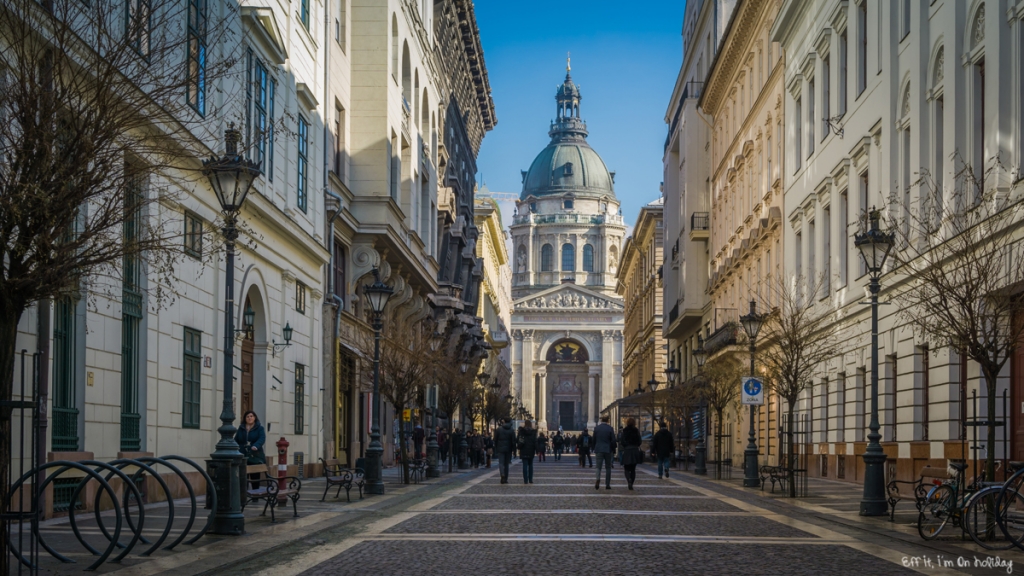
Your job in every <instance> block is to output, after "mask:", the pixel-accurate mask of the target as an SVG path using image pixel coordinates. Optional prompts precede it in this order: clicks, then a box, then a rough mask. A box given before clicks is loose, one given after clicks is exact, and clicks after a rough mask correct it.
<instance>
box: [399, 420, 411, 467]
mask: <svg viewBox="0 0 1024 576" xmlns="http://www.w3.org/2000/svg"><path fill="white" fill-rule="evenodd" d="M400 410H401V412H399V413H398V448H399V450H398V453H399V454H400V455H401V458H402V483H403V484H408V483H409V450H408V448H407V447H406V444H405V410H404V408H400Z"/></svg>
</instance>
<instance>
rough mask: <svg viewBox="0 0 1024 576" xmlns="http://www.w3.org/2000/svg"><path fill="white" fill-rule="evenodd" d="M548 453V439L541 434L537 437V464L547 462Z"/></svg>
mask: <svg viewBox="0 0 1024 576" xmlns="http://www.w3.org/2000/svg"><path fill="white" fill-rule="evenodd" d="M547 452H548V437H547V436H545V435H544V433H543V432H541V433H540V434H538V435H537V462H544V461H546V460H547V458H546V457H547Z"/></svg>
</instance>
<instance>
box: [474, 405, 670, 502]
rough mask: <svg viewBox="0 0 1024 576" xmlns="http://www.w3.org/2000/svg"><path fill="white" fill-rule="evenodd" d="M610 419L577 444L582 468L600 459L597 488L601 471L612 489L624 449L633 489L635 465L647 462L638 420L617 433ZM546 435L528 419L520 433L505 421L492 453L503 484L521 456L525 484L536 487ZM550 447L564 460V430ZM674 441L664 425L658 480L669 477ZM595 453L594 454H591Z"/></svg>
mask: <svg viewBox="0 0 1024 576" xmlns="http://www.w3.org/2000/svg"><path fill="white" fill-rule="evenodd" d="M608 421H609V417H608V416H602V417H601V423H600V424H598V425H597V427H596V428H594V434H593V435H591V434H590V433H589V432H588V431H586V430H584V431H583V432H582V433H581V434H580V435H579V436H578V437H577V438H576V442H575V450H576V452H577V454H578V455H579V465H580V466H581V467H586V466H587V465H588V464H589V466H590V467H591V468H593V467H594V459H595V458H594V457H595V456H596V460H597V478H596V480H595V482H594V488H595V489H598V490H599V489H600V488H601V470H602V469H604V472H605V489H607V490H611V488H612V466H613V465H612V462H613V460H614V455H615V453H616V449H617V448H621V452H620V455H621V456H620V457H621V463H622V468H623V471H624V473H625V476H626V484H627V486H628V487H629V489H630V490H632V489H633V484H634V482H636V466H637V464H641V463H643V461H644V454H643V450H642V449H641V445H642V443H643V439H642V437H641V435H640V430H638V429H637V427H636V420H635V419H633V418H628V419H627V420H626V426H625V428H623V429H622V430H621V431H620V432H619V433H618V434H616V433H615V429H614V428H612V427H611V425H610V424H609V423H608ZM547 444H548V438H547V436H546V435H545V434H544V433H542V432H540V433H538V430H537V429H536V428H534V426H533V422H531V421H530V420H527V421H525V422H524V423H523V425H522V426H521V427H520V428H519V430H517V431H513V430H512V422H511V421H510V420H509V419H508V418H504V419H502V421H501V423H500V424H499V425H498V427H497V428H496V429H495V431H494V441H493V450H494V454H495V456H496V457H497V459H498V469H499V473H500V475H501V483H502V484H508V469H509V464H510V463H511V461H512V455H513V454H514V453H515V452H518V453H519V457H520V459H521V460H522V464H523V484H533V464H534V462H533V461H534V458H535V457H539V458H540V461H543V458H544V456H543V454H544V452H545V451H546V449H547ZM551 444H552V446H553V448H554V454H555V460H556V461H557V460H561V459H562V450H563V448H564V447H565V437H564V436H563V435H562V433H561V431H558V432H556V433H555V435H554V436H552V437H551ZM673 447H674V439H673V438H672V433H671V432H670V431H669V430H668V427H667V426H666V425H665V423H664V422H662V423H661V429H660V430H659V431H658V433H657V434H655V435H654V437H653V439H652V450H653V452H654V454H655V456H656V457H657V460H658V478H662V477H663V475H664V477H666V478H667V477H668V474H669V468H670V465H671V458H672V450H673ZM592 454H593V455H592Z"/></svg>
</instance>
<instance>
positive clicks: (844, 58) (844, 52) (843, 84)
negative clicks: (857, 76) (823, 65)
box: [838, 30, 850, 116]
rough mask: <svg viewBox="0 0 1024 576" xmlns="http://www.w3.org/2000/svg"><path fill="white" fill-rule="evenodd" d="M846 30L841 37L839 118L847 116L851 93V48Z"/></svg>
mask: <svg viewBox="0 0 1024 576" xmlns="http://www.w3.org/2000/svg"><path fill="white" fill-rule="evenodd" d="M847 42H848V39H847V37H846V30H843V33H842V34H840V35H839V110H838V111H839V116H843V115H845V114H846V95H847V94H848V93H849V92H848V91H849V86H850V84H849V79H848V76H847V75H848V74H849V65H848V60H849V56H848V54H849V48H848V47H847Z"/></svg>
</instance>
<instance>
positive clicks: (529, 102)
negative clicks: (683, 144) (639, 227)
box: [475, 0, 685, 226]
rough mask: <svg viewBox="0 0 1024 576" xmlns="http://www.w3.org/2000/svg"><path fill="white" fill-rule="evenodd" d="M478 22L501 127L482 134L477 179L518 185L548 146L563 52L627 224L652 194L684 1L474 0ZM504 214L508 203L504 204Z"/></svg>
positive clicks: (509, 188)
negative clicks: (564, 0)
mask: <svg viewBox="0 0 1024 576" xmlns="http://www.w3.org/2000/svg"><path fill="white" fill-rule="evenodd" d="M475 7H476V19H477V24H478V25H479V27H480V37H481V39H482V42H483V48H484V59H485V61H486V64H487V73H488V76H489V78H490V82H491V91H492V96H493V98H494V105H495V112H496V114H497V117H498V125H497V126H496V127H495V129H494V130H492V131H491V132H489V133H488V134H487V136H486V137H485V138H484V142H483V146H482V147H481V150H480V156H479V159H478V162H477V167H478V170H479V173H478V174H477V179H478V180H479V179H481V178H482V179H483V180H484V181H485V182H486V183H487V187H488V188H490V189H491V190H494V191H502V192H516V193H518V192H519V191H521V190H522V184H521V176H520V174H519V171H520V170H526V169H528V168H529V167H530V163H531V162H532V161H533V158H534V156H536V155H537V153H538V152H540V151H541V149H543V148H544V146H546V145H547V143H548V140H549V139H548V136H547V130H548V122H549V121H550V120H551V119H552V118H553V117H554V115H555V98H554V96H555V87H556V85H558V84H560V83H561V82H562V81H563V80H564V78H565V56H566V52H571V53H572V77H573V80H574V81H575V82H576V83H577V84H579V85H580V91H581V93H582V96H583V100H582V102H581V112H582V114H581V115H582V116H583V118H584V119H585V120H586V121H587V128H588V130H589V131H590V137H589V138H588V140H589V141H590V145H591V146H593V147H594V149H595V150H597V152H598V153H599V154H600V155H601V157H602V158H603V159H604V161H605V164H607V165H608V169H609V170H613V171H615V172H616V175H615V192H616V195H617V196H618V198H619V201H620V202H621V203H622V211H623V214H624V216H625V219H626V223H627V225H629V226H632V225H633V224H634V223H635V221H636V216H637V214H638V213H639V211H640V207H641V206H643V205H644V204H646V203H648V202H651V201H652V200H655V199H657V198H658V196H659V191H658V185H659V184H660V182H661V180H662V165H661V158H662V151H663V146H664V143H665V133H666V127H665V123H664V115H665V109H666V108H667V107H668V100H669V98H670V97H671V95H672V87H673V86H674V84H675V79H676V74H677V73H678V72H679V66H680V63H681V61H682V38H681V30H682V24H683V10H684V7H685V2H682V1H678V2H665V1H645V2H635V3H627V4H623V3H622V2H610V1H605V0H586V1H582V2H571V3H553V2H541V1H535V0H524V1H510V0H477V2H476V3H475ZM502 212H503V216H505V218H506V219H509V218H510V215H511V205H509V204H504V203H503V205H502Z"/></svg>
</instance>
